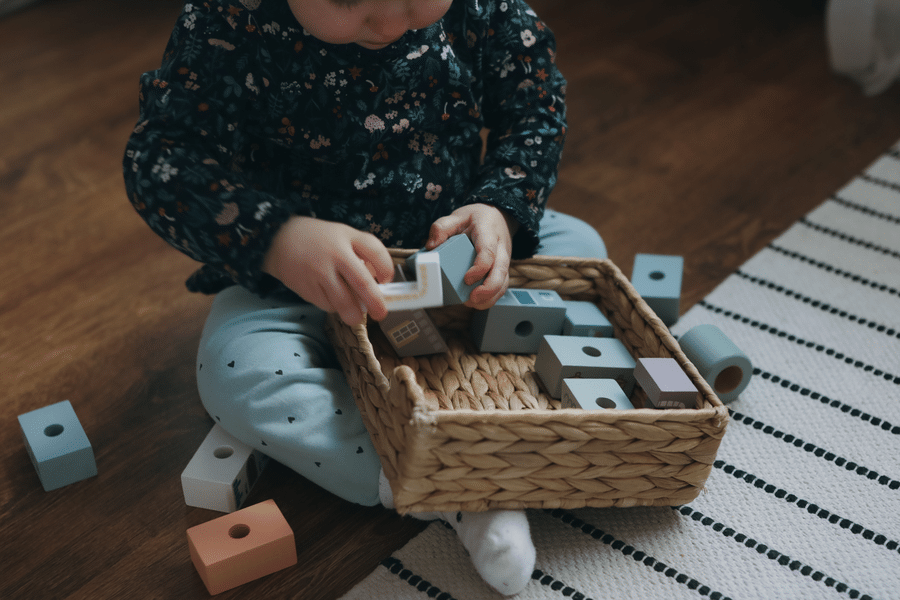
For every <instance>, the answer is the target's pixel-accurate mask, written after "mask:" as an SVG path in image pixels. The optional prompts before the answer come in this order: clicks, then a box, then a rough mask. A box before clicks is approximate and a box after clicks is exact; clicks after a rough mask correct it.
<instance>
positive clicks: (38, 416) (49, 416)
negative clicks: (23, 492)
mask: <svg viewBox="0 0 900 600" xmlns="http://www.w3.org/2000/svg"><path fill="white" fill-rule="evenodd" d="M19 426H20V427H21V428H22V435H23V436H24V438H25V447H26V449H27V450H28V456H29V457H30V458H31V462H32V464H34V468H35V470H36V471H37V474H38V477H39V478H40V479H41V485H42V486H43V487H44V490H45V491H48V492H49V491H50V490H55V489H57V488H61V487H63V486H65V485H69V484H70V483H75V482H76V481H81V480H82V479H87V478H88V477H93V476H94V475H96V474H97V463H96V461H95V460H94V450H93V449H92V448H91V443H90V441H88V437H87V434H85V433H84V428H82V426H81V423H80V422H79V421H78V417H77V416H76V415H75V410H74V409H73V408H72V404H71V403H70V402H69V401H68V400H63V401H62V402H57V403H56V404H51V405H50V406H45V407H44V408H39V409H37V410H33V411H31V412H29V413H25V414H24V415H19Z"/></svg>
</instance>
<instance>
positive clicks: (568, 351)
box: [534, 335, 635, 398]
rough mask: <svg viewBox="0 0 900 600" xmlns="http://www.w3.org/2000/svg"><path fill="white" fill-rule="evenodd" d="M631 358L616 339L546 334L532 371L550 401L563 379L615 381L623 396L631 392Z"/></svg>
mask: <svg viewBox="0 0 900 600" xmlns="http://www.w3.org/2000/svg"><path fill="white" fill-rule="evenodd" d="M634 365H635V362H634V359H633V358H632V357H631V354H629V353H628V350H627V349H626V348H625V345H624V344H622V342H621V341H619V340H618V339H617V338H595V337H570V336H564V335H547V336H544V339H543V340H541V345H540V349H539V350H538V353H537V357H535V361H534V370H535V372H536V373H537V374H538V377H540V379H541V382H543V384H544V387H545V388H546V389H547V392H548V393H549V394H550V395H551V396H553V397H554V398H559V397H560V396H561V394H562V381H563V379H570V378H589V379H615V380H617V381H619V383H620V385H621V386H622V389H623V390H624V391H625V394H626V395H628V396H630V395H631V392H632V390H633V389H634Z"/></svg>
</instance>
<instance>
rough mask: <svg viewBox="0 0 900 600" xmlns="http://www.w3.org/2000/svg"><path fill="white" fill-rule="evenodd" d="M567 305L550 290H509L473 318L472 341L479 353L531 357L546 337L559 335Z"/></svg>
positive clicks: (477, 312)
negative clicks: (529, 355) (525, 355)
mask: <svg viewBox="0 0 900 600" xmlns="http://www.w3.org/2000/svg"><path fill="white" fill-rule="evenodd" d="M565 318H566V306H565V304H563V301H562V298H560V297H559V294H557V293H556V292H554V291H552V290H530V289H524V288H510V289H508V290H506V293H505V294H503V296H501V297H500V299H499V300H497V302H496V303H495V304H494V305H493V306H492V307H490V308H489V309H487V310H478V311H475V313H474V314H473V315H472V326H471V327H472V340H473V341H474V342H475V345H476V346H478V349H479V350H480V351H481V352H496V353H513V354H534V353H535V352H537V351H538V348H539V347H540V345H541V338H543V337H544V336H545V335H556V334H559V333H560V332H562V325H563V320H564V319H565Z"/></svg>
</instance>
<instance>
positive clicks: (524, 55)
mask: <svg viewBox="0 0 900 600" xmlns="http://www.w3.org/2000/svg"><path fill="white" fill-rule="evenodd" d="M485 10H486V11H487V12H489V13H490V20H489V23H488V27H487V31H484V32H481V34H480V35H483V36H484V44H485V54H484V57H485V58H484V76H485V82H484V100H483V104H482V107H481V109H482V111H483V115H484V119H485V123H486V126H487V127H488V129H489V131H490V133H489V135H488V140H487V150H486V154H485V157H484V162H483V166H482V169H481V171H480V173H479V176H478V178H477V180H476V181H475V185H474V187H473V188H472V191H471V195H470V197H469V198H468V199H467V203H475V202H483V203H487V204H492V205H494V206H497V207H499V208H502V209H504V210H506V211H507V212H509V213H510V214H511V215H512V216H513V217H514V218H515V219H516V220H517V221H518V222H519V224H520V228H519V230H518V232H517V233H516V235H515V237H514V238H513V258H524V257H528V256H531V255H532V254H534V252H535V250H536V248H537V245H538V242H539V239H538V224H539V222H540V219H541V217H542V216H543V213H544V209H545V208H546V204H547V197H548V196H549V194H550V191H551V190H552V189H553V187H554V185H555V184H556V178H557V172H558V166H559V161H560V158H561V155H562V149H563V142H564V139H565V134H566V107H565V92H566V81H565V79H564V78H563V76H562V74H561V73H560V71H559V69H558V68H557V67H556V40H555V38H554V36H553V33H552V32H551V31H550V29H549V28H548V27H547V26H546V25H545V24H544V22H543V21H541V20H540V18H538V16H537V15H536V14H535V13H534V11H533V10H532V9H531V8H530V7H529V6H528V5H527V4H525V2H523V1H522V0H506V1H504V2H495V1H492V0H489V1H488V2H487V3H486V6H485Z"/></svg>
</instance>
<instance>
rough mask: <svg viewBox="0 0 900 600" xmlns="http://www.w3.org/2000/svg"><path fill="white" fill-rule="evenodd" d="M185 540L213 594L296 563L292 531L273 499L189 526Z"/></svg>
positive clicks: (195, 564) (199, 571) (195, 563)
mask: <svg viewBox="0 0 900 600" xmlns="http://www.w3.org/2000/svg"><path fill="white" fill-rule="evenodd" d="M187 538H188V547H189V548H190V551H191V560H192V561H193V562H194V566H195V567H196V568H197V572H198V573H199V574H200V578H201V579H202V580H203V583H204V584H206V589H207V590H209V593H210V594H213V595H215V594H219V593H221V592H224V591H226V590H230V589H231V588H234V587H237V586H239V585H242V584H244V583H247V582H248V581H253V580H254V579H259V578H260V577H263V576H265V575H269V574H271V573H274V572H275V571H280V570H281V569H284V568H286V567H290V566H291V565H295V564H297V547H296V545H295V543H294V532H293V531H292V530H291V528H290V526H289V525H288V523H287V520H285V518H284V515H282V514H281V511H280V510H278V506H277V505H276V504H275V501H274V500H266V501H265V502H260V503H259V504H254V505H253V506H248V507H247V508H244V509H242V510H239V511H236V512H233V513H231V514H228V515H225V516H222V517H219V518H218V519H213V520H212V521H208V522H206V523H202V524H200V525H197V526H196V527H191V528H190V529H188V530H187Z"/></svg>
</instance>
